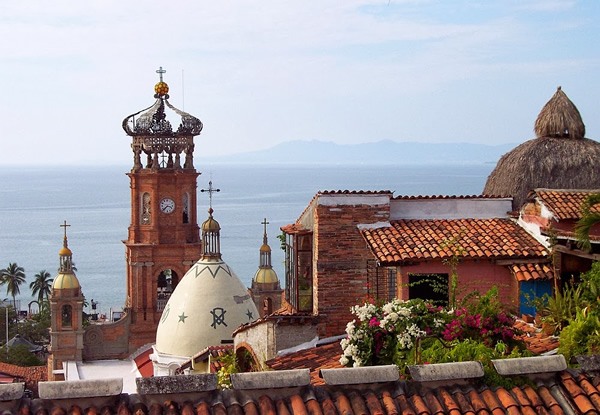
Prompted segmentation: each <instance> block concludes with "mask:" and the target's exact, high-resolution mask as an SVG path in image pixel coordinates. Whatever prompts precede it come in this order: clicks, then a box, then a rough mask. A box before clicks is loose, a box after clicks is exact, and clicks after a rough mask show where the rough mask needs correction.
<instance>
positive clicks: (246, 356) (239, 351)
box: [235, 342, 262, 372]
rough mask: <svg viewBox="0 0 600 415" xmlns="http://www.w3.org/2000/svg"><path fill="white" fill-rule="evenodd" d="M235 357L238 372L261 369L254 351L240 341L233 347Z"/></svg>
mask: <svg viewBox="0 0 600 415" xmlns="http://www.w3.org/2000/svg"><path fill="white" fill-rule="evenodd" d="M235 359H236V361H237V364H238V367H239V369H240V372H259V371H261V370H262V366H261V363H260V360H259V359H258V357H257V356H256V353H254V350H253V349H252V346H250V345H249V344H248V343H246V342H241V343H240V344H238V345H237V346H236V348H235Z"/></svg>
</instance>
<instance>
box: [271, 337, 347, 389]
mask: <svg viewBox="0 0 600 415" xmlns="http://www.w3.org/2000/svg"><path fill="white" fill-rule="evenodd" d="M341 355H342V347H341V346H340V342H339V340H338V341H334V342H331V343H328V344H324V345H321V346H317V347H311V348H309V349H304V350H300V351H297V352H294V353H290V354H287V355H283V356H278V357H275V358H273V359H271V360H268V361H267V362H266V364H267V366H269V367H270V368H271V369H273V370H288V369H310V383H311V384H313V385H322V384H323V383H324V382H323V379H322V378H321V377H320V376H319V370H321V369H334V368H341V367H343V366H342V365H341V364H340V362H339V360H340V357H341Z"/></svg>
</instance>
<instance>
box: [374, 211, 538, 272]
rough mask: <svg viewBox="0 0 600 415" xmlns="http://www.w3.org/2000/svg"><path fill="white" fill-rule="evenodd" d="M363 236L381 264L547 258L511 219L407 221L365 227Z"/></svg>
mask: <svg viewBox="0 0 600 415" xmlns="http://www.w3.org/2000/svg"><path fill="white" fill-rule="evenodd" d="M362 234H363V237H364V238H365V239H366V241H367V243H368V244H369V246H370V248H371V251H372V252H373V253H374V255H375V256H376V257H377V259H378V260H379V261H380V262H382V263H397V262H403V261H411V262H412V261H424V260H430V259H445V258H450V257H452V256H453V255H454V254H455V253H456V252H455V250H454V249H453V248H452V246H450V245H449V243H448V241H452V240H455V239H456V240H457V243H458V246H459V247H460V248H461V249H462V250H463V252H462V254H461V256H463V257H468V258H473V259H481V258H495V259H499V258H540V257H546V256H547V255H548V253H547V251H546V249H545V248H544V246H543V245H542V244H540V243H539V242H538V241H537V240H535V238H533V236H531V235H530V234H528V233H527V231H525V230H524V229H523V228H522V227H520V226H519V225H517V224H516V223H515V222H514V221H513V220H511V219H499V218H497V219H453V220H449V219H432V220H423V219H408V220H398V221H393V222H391V226H387V227H381V228H370V229H369V228H363V229H362Z"/></svg>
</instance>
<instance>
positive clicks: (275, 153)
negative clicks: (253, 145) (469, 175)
mask: <svg viewBox="0 0 600 415" xmlns="http://www.w3.org/2000/svg"><path fill="white" fill-rule="evenodd" d="M516 146H517V144H515V143H512V144H500V145H487V144H473V143H418V142H408V141H407V142H397V141H391V140H383V141H377V142H373V143H364V144H335V143H332V142H328V141H318V140H310V141H304V140H300V141H288V142H285V143H281V144H278V145H276V146H274V147H271V148H268V149H266V150H260V151H252V152H247V153H239V154H233V155H228V156H219V157H211V158H210V161H211V162H222V163H261V164H262V163H285V164H288V163H298V164H397V163H405V164H424V163H496V162H497V161H498V160H499V159H500V156H502V155H503V154H505V153H506V152H508V151H510V150H512V149H513V148H515V147H516ZM197 158H199V159H200V160H202V161H207V158H206V157H204V156H203V155H200V156H197Z"/></svg>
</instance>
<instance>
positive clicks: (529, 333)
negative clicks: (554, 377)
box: [515, 319, 558, 354]
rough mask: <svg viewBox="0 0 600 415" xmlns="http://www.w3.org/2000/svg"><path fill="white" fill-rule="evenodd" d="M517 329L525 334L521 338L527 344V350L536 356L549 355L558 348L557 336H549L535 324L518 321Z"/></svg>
mask: <svg viewBox="0 0 600 415" xmlns="http://www.w3.org/2000/svg"><path fill="white" fill-rule="evenodd" d="M515 328H516V329H518V330H520V331H522V332H523V335H522V336H520V338H521V339H522V340H523V341H524V342H525V346H526V347H527V349H528V350H530V351H531V352H533V353H535V354H543V353H548V352H550V351H552V350H556V349H557V348H558V337H557V336H552V335H548V334H546V333H544V332H543V331H542V330H541V329H539V328H537V327H535V326H534V325H533V324H529V323H526V322H524V321H523V320H518V319H517V321H516V322H515Z"/></svg>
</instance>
